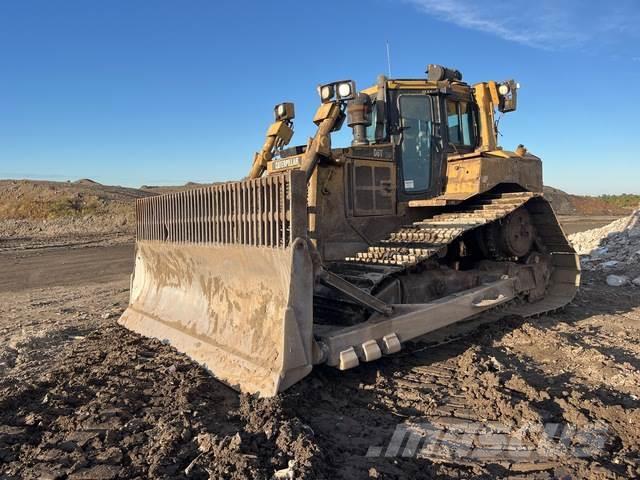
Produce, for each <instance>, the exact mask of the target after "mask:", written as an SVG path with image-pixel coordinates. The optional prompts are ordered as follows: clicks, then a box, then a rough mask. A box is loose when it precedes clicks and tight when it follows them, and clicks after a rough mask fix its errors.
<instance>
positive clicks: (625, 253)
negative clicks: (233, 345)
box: [569, 209, 640, 287]
mask: <svg viewBox="0 0 640 480" xmlns="http://www.w3.org/2000/svg"><path fill="white" fill-rule="evenodd" d="M569 241H570V242H571V244H572V245H573V247H574V248H575V249H576V252H578V253H579V254H580V255H581V259H580V263H581V265H582V268H583V269H585V270H600V271H604V272H605V273H608V275H607V277H606V282H607V284H608V285H609V286H612V287H618V286H623V285H627V284H628V283H632V284H633V285H636V286H640V209H637V210H635V211H634V212H633V213H632V214H631V215H629V216H628V217H624V218H620V219H618V220H616V221H614V222H611V223H610V224H609V225H605V226H604V227H601V228H594V229H593V230H587V231H585V232H580V233H575V234H573V235H570V236H569Z"/></svg>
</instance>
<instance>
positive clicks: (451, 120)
mask: <svg viewBox="0 0 640 480" xmlns="http://www.w3.org/2000/svg"><path fill="white" fill-rule="evenodd" d="M473 120H474V119H473V107H472V105H471V103H470V102H458V101H453V100H447V122H448V127H449V142H450V143H453V144H454V145H460V146H465V147H475V144H476V138H475V129H474V121H473Z"/></svg>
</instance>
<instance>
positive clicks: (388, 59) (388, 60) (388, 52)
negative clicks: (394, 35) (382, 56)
mask: <svg viewBox="0 0 640 480" xmlns="http://www.w3.org/2000/svg"><path fill="white" fill-rule="evenodd" d="M387 69H388V70H389V78H391V53H390V51H389V40H387Z"/></svg>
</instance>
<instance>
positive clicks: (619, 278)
mask: <svg viewBox="0 0 640 480" xmlns="http://www.w3.org/2000/svg"><path fill="white" fill-rule="evenodd" d="M628 281H629V277H625V276H624V275H607V285H609V286H610V287H621V286H622V285H625V284H626V283H627V282H628Z"/></svg>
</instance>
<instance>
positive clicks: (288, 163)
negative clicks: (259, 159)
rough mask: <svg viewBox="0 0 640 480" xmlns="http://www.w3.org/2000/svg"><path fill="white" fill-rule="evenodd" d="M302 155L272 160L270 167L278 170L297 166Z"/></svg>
mask: <svg viewBox="0 0 640 480" xmlns="http://www.w3.org/2000/svg"><path fill="white" fill-rule="evenodd" d="M301 160H302V157H288V158H280V159H278V160H273V161H272V162H271V163H272V165H271V167H272V168H273V170H280V169H283V168H291V167H299V166H300V162H301Z"/></svg>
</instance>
